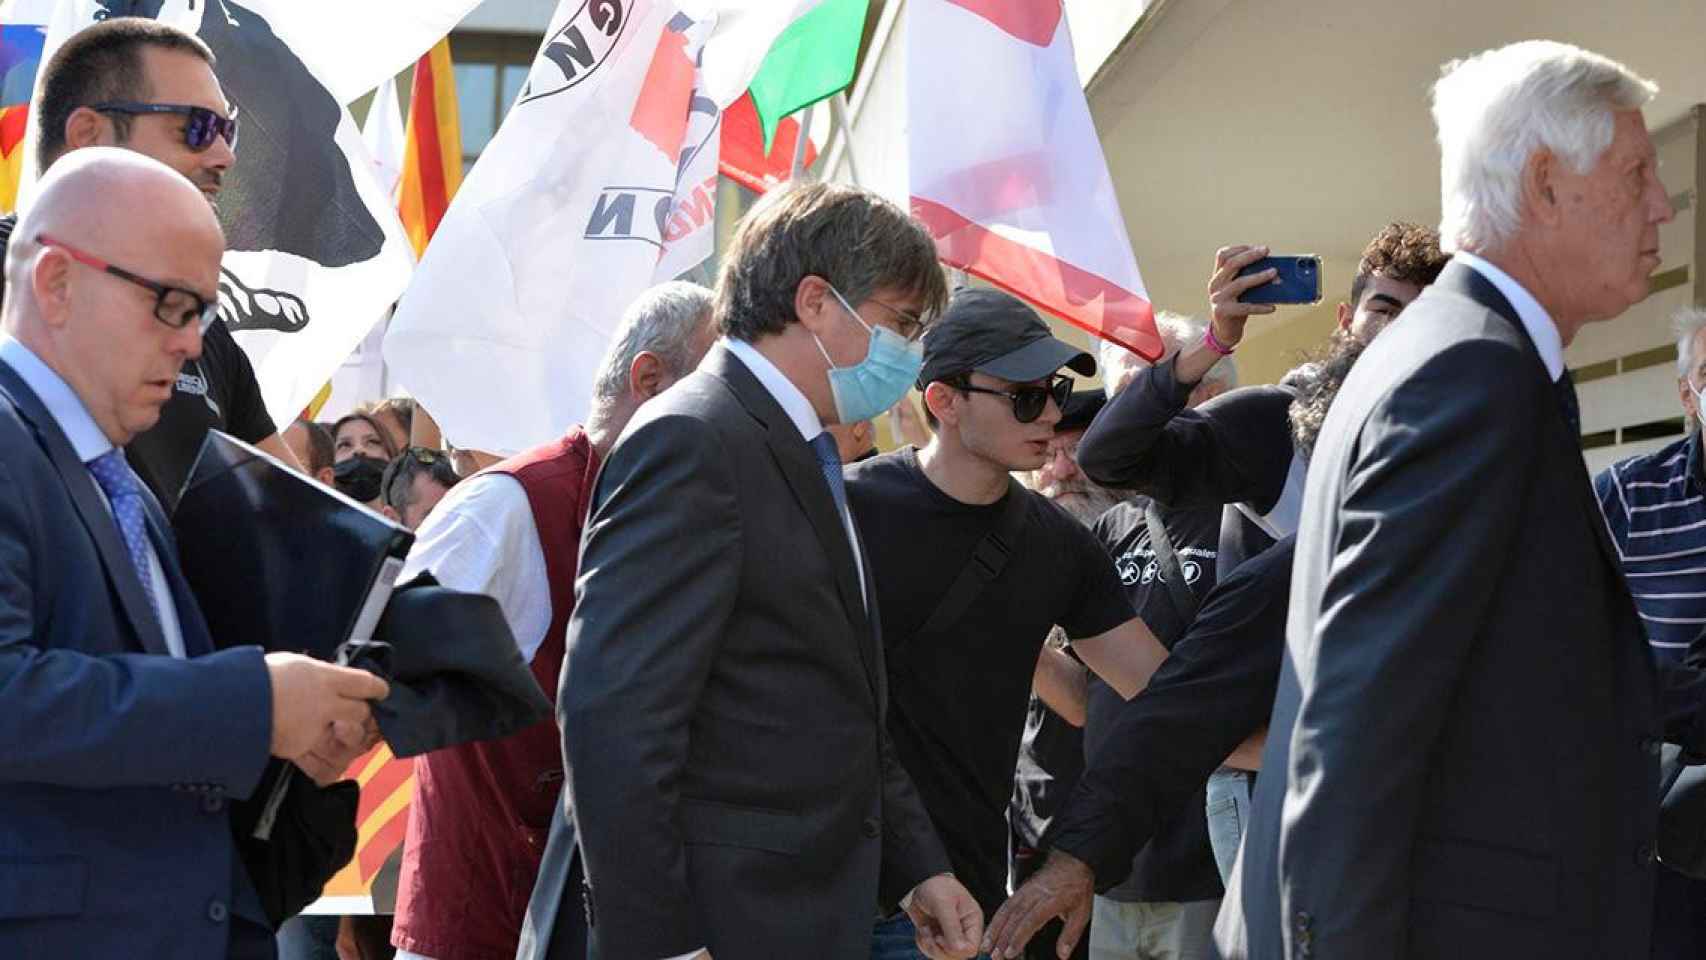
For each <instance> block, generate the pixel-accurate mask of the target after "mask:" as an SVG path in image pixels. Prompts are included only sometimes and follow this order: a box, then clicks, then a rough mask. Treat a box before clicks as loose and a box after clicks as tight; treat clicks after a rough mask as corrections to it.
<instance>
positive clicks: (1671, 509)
mask: <svg viewBox="0 0 1706 960" xmlns="http://www.w3.org/2000/svg"><path fill="white" fill-rule="evenodd" d="M1594 491H1595V492H1596V493H1597V494H1598V495H1599V509H1600V511H1601V512H1602V513H1604V514H1605V522H1606V525H1607V526H1608V527H1610V528H1611V539H1612V540H1613V541H1614V542H1615V543H1616V544H1617V551H1618V554H1619V555H1620V556H1621V558H1622V561H1623V573H1624V576H1625V577H1626V578H1627V579H1628V581H1629V590H1630V592H1631V593H1633V594H1634V595H1635V607H1636V609H1637V610H1638V611H1640V614H1641V621H1642V624H1643V625H1644V626H1645V627H1646V630H1647V642H1648V643H1649V644H1651V645H1652V648H1653V659H1654V660H1655V661H1657V662H1658V663H1660V664H1665V663H1673V662H1676V661H1679V660H1681V659H1682V657H1683V655H1684V653H1686V652H1687V650H1688V645H1689V643H1690V642H1692V641H1693V640H1694V638H1695V637H1698V636H1699V635H1700V633H1701V630H1702V629H1703V628H1706V474H1702V471H1701V450H1700V434H1698V433H1693V434H1690V435H1689V436H1688V437H1687V438H1686V439H1683V440H1678V441H1677V442H1675V443H1673V444H1671V445H1670V446H1668V447H1665V448H1664V449H1663V450H1660V451H1658V452H1657V453H1650V454H1646V455H1645V456H1639V457H1631V458H1630V459H1628V460H1624V461H1621V462H1619V463H1614V464H1612V465H1611V466H1610V467H1607V468H1606V469H1605V470H1604V471H1602V472H1601V473H1600V475H1599V476H1597V477H1595V478H1594Z"/></svg>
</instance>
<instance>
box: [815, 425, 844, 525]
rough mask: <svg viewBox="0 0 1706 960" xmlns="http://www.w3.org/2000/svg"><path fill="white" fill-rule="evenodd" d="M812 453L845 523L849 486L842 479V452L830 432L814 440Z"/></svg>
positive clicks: (836, 508) (819, 435)
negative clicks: (814, 454)
mask: <svg viewBox="0 0 1706 960" xmlns="http://www.w3.org/2000/svg"><path fill="white" fill-rule="evenodd" d="M812 451H813V452H814V453H816V454H817V463H818V466H819V467H822V468H823V482H824V483H827V484H829V495H830V496H832V497H834V498H835V510H836V512H837V513H839V514H840V515H841V517H842V519H843V521H845V519H846V517H847V484H846V483H845V481H843V480H842V478H841V451H840V450H839V449H838V448H837V447H836V446H835V438H834V437H833V436H831V435H830V433H829V431H828V430H825V431H824V432H822V433H820V434H818V435H817V436H815V437H813V438H812Z"/></svg>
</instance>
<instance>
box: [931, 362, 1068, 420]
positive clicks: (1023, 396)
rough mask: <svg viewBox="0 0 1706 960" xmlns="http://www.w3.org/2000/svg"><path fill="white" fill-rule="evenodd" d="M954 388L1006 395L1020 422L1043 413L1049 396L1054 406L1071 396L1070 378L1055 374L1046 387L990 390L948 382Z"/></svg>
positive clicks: (968, 391)
mask: <svg viewBox="0 0 1706 960" xmlns="http://www.w3.org/2000/svg"><path fill="white" fill-rule="evenodd" d="M950 386H952V387H953V388H954V389H955V390H961V391H964V392H966V393H987V394H989V395H991V396H996V397H1006V398H1007V399H1008V400H1010V401H1012V403H1013V419H1015V420H1017V421H1019V422H1020V423H1030V422H1032V421H1033V420H1035V419H1037V418H1038V417H1040V416H1042V415H1043V410H1044V409H1045V408H1047V407H1048V401H1049V398H1050V397H1053V398H1054V405H1055V406H1056V407H1060V408H1063V409H1064V408H1065V407H1066V401H1067V400H1068V399H1069V398H1070V397H1071V396H1072V378H1071V377H1067V376H1062V375H1059V374H1056V375H1055V377H1054V379H1052V380H1050V381H1049V384H1048V386H1046V387H1035V386H1026V387H1014V388H1013V389H1011V390H991V389H990V388H988V387H974V386H972V385H971V383H970V382H969V381H964V380H962V381H961V382H959V383H955V384H950Z"/></svg>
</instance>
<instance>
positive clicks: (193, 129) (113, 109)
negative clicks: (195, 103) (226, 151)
mask: <svg viewBox="0 0 1706 960" xmlns="http://www.w3.org/2000/svg"><path fill="white" fill-rule="evenodd" d="M90 109H91V110H97V111H99V112H101V113H123V114H127V115H129V116H139V115H142V114H149V113H175V114H180V115H182V116H184V117H186V118H188V119H186V120H185V122H184V146H186V147H189V148H190V149H191V150H194V151H196V152H197V153H200V152H201V151H203V150H206V149H207V148H208V147H211V146H213V140H214V138H215V137H224V138H225V143H226V145H227V146H229V147H230V148H231V149H232V150H235V149H237V111H236V109H235V108H233V109H232V111H231V115H230V116H229V117H225V116H220V115H219V114H218V113H215V112H214V111H212V110H209V109H208V108H206V107H192V106H190V105H189V104H187V103H137V102H136V101H134V100H108V101H107V102H105V103H97V104H95V105H94V106H93V107H90Z"/></svg>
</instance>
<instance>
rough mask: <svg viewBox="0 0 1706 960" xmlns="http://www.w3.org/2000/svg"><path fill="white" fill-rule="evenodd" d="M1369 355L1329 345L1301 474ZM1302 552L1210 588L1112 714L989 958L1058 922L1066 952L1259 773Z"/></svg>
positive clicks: (1301, 409)
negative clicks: (1235, 772)
mask: <svg viewBox="0 0 1706 960" xmlns="http://www.w3.org/2000/svg"><path fill="white" fill-rule="evenodd" d="M1365 347H1366V344H1364V343H1363V342H1362V341H1361V340H1359V339H1357V338H1356V337H1348V336H1347V337H1337V338H1335V339H1334V341H1333V345H1332V347H1331V350H1330V352H1329V353H1328V355H1327V356H1326V357H1324V358H1323V359H1322V360H1321V362H1320V363H1318V364H1317V365H1316V366H1315V367H1314V368H1313V372H1312V373H1311V375H1310V376H1308V377H1307V378H1305V379H1304V381H1303V382H1302V383H1301V384H1300V385H1299V386H1298V388H1297V389H1298V396H1297V398H1296V399H1295V400H1294V401H1293V402H1292V403H1291V404H1290V406H1289V408H1288V410H1287V415H1288V420H1289V423H1290V426H1291V430H1290V437H1291V439H1292V440H1293V442H1294V443H1295V444H1296V449H1297V451H1298V453H1299V455H1300V456H1302V457H1303V458H1304V459H1305V460H1307V459H1308V457H1309V454H1310V452H1311V451H1312V450H1313V448H1314V444H1315V438H1316V436H1317V435H1318V434H1319V433H1320V430H1321V424H1322V422H1323V421H1324V420H1325V419H1326V413H1327V410H1328V408H1329V407H1330V406H1331V405H1332V403H1333V399H1334V397H1335V396H1337V394H1338V390H1339V387H1340V386H1341V385H1342V384H1343V383H1344V380H1345V376H1346V375H1347V374H1348V373H1349V372H1350V370H1351V368H1352V366H1354V365H1355V363H1356V361H1357V358H1358V357H1359V356H1361V354H1362V351H1363V350H1364V349H1365ZM1110 384H1111V385H1114V386H1117V384H1118V381H1117V380H1114V381H1110ZM1125 509H1127V505H1121V506H1120V507H1116V508H1115V512H1116V513H1117V512H1120V511H1123V510H1125ZM1294 539H1295V538H1294V537H1292V536H1287V537H1285V538H1283V539H1281V540H1280V541H1279V542H1278V543H1277V544H1275V545H1274V546H1273V547H1271V548H1269V549H1267V550H1265V551H1263V552H1262V553H1261V554H1259V555H1257V556H1256V557H1254V558H1252V559H1251V560H1249V561H1248V562H1246V563H1243V564H1240V565H1239V566H1238V568H1237V569H1235V570H1233V571H1232V572H1231V573H1230V574H1228V575H1227V576H1225V577H1224V578H1222V579H1221V580H1220V581H1219V582H1218V583H1215V584H1213V586H1212V588H1211V589H1208V588H1205V592H1206V596H1204V597H1203V599H1202V602H1201V605H1200V608H1199V609H1198V610H1197V611H1196V613H1195V616H1194V617H1193V618H1192V619H1191V620H1190V625H1189V627H1188V628H1186V629H1185V630H1184V632H1183V636H1181V637H1180V638H1179V640H1178V642H1177V643H1175V644H1174V645H1173V647H1172V650H1171V652H1170V654H1169V656H1168V658H1167V661H1166V662H1165V663H1163V664H1162V665H1161V668H1160V669H1159V670H1157V671H1156V672H1155V676H1154V677H1153V678H1152V679H1151V680H1150V682H1149V686H1148V687H1146V688H1145V689H1144V690H1143V692H1142V693H1140V694H1138V695H1137V696H1136V697H1135V698H1133V699H1131V700H1130V701H1127V702H1124V703H1121V704H1118V705H1116V706H1115V707H1114V709H1113V711H1112V715H1111V716H1109V717H1108V718H1107V719H1106V721H1105V722H1106V724H1107V730H1106V731H1105V732H1104V733H1103V735H1102V737H1101V741H1102V742H1105V743H1106V744H1107V746H1106V747H1105V748H1104V749H1102V750H1100V751H1095V752H1092V753H1091V755H1090V756H1091V759H1090V762H1089V765H1088V766H1087V768H1086V769H1085V771H1084V774H1083V776H1081V777H1080V778H1079V782H1078V786H1077V787H1076V788H1074V790H1073V793H1072V796H1071V797H1070V798H1069V799H1068V801H1067V803H1066V806H1065V808H1064V809H1063V810H1062V811H1061V812H1060V814H1059V815H1058V816H1057V817H1056V818H1055V822H1054V823H1053V824H1052V825H1051V827H1050V830H1049V834H1048V836H1047V838H1046V839H1047V842H1048V844H1049V845H1050V847H1051V848H1052V850H1051V852H1050V854H1049V858H1048V861H1047V862H1046V863H1045V864H1044V866H1043V868H1042V869H1041V870H1039V871H1038V872H1037V873H1036V874H1035V875H1034V876H1033V878H1032V879H1031V880H1030V881H1028V882H1026V883H1025V884H1024V885H1023V886H1022V887H1020V888H1019V889H1018V890H1016V891H1015V892H1014V895H1013V897H1012V899H1010V900H1009V901H1008V902H1007V904H1006V905H1004V906H1003V907H1002V908H1001V909H1000V910H999V911H998V912H997V913H996V915H995V916H994V917H993V918H992V919H991V920H990V927H989V935H988V937H987V939H986V940H985V949H986V950H988V951H989V952H990V956H991V957H993V958H997V960H999V958H1002V957H1018V956H1022V955H1023V951H1024V949H1025V946H1026V944H1027V943H1028V942H1029V941H1030V940H1031V938H1032V937H1033V935H1034V934H1035V932H1036V931H1037V930H1038V929H1039V928H1040V927H1041V926H1042V925H1043V924H1045V923H1047V922H1049V921H1050V920H1052V919H1054V918H1057V917H1059V918H1062V919H1064V920H1065V921H1066V922H1065V927H1064V929H1063V931H1062V933H1061V935H1060V942H1061V943H1062V944H1063V945H1066V946H1068V947H1070V946H1071V944H1073V943H1075V942H1077V939H1078V937H1079V936H1081V935H1082V932H1083V925H1084V923H1085V922H1086V921H1088V920H1090V913H1091V910H1090V903H1089V901H1090V894H1091V891H1092V889H1093V888H1095V887H1103V886H1106V885H1107V884H1109V883H1111V882H1114V881H1115V880H1117V878H1118V877H1119V876H1121V875H1122V874H1123V872H1124V871H1125V870H1126V869H1127V868H1128V867H1129V866H1130V865H1131V863H1132V859H1131V857H1132V854H1133V853H1134V852H1135V851H1138V850H1140V849H1141V848H1143V846H1144V844H1145V843H1147V842H1149V840H1150V839H1151V838H1152V837H1154V836H1158V835H1160V833H1161V831H1164V830H1165V829H1166V824H1168V822H1169V821H1170V820H1172V819H1173V818H1174V817H1175V815H1177V813H1178V811H1179V810H1180V809H1181V807H1184V808H1185V809H1186V810H1187V812H1188V814H1189V815H1194V816H1196V817H1197V818H1198V819H1199V820H1200V819H1201V818H1202V816H1203V812H1204V811H1203V807H1202V806H1201V803H1202V800H1201V796H1202V787H1203V784H1204V782H1205V781H1208V780H1209V779H1210V778H1211V776H1219V774H1218V773H1216V772H1215V771H1216V768H1217V767H1221V766H1222V764H1223V762H1224V764H1225V766H1227V767H1241V768H1249V769H1252V770H1253V769H1256V768H1258V767H1259V766H1260V752H1261V744H1262V739H1263V738H1262V729H1263V727H1264V725H1265V724H1266V723H1267V719H1268V714H1269V712H1270V711H1271V710H1272V709H1273V703H1274V694H1275V689H1276V687H1277V686H1278V683H1279V671H1280V659H1281V657H1282V656H1283V655H1284V652H1285V615H1286V606H1287V598H1288V596H1289V589H1290V588H1289V584H1290V580H1291V561H1292V547H1293V542H1294ZM1199 582H1200V581H1199ZM1222 772H1224V771H1222ZM1193 793H1194V794H1196V798H1195V799H1194V800H1193V797H1192V794H1193ZM1209 812H1210V815H1211V816H1210V823H1209V826H1210V829H1211V830H1213V829H1214V828H1215V827H1216V826H1217V825H1218V826H1225V825H1226V823H1219V824H1217V823H1216V821H1215V820H1214V818H1213V817H1212V813H1213V807H1212V804H1211V806H1210V811H1209ZM1229 821H1230V825H1231V827H1232V833H1231V834H1230V835H1225V836H1215V837H1214V838H1213V839H1214V842H1215V853H1216V858H1217V860H1218V859H1219V858H1220V854H1221V850H1222V848H1223V847H1224V848H1227V849H1230V850H1231V851H1233V852H1234V853H1235V852H1236V850H1237V848H1238V843H1239V840H1240V839H1241V835H1240V833H1239V832H1238V821H1237V820H1236V819H1230V818H1229ZM1139 862H1140V863H1141V858H1140V860H1139ZM1095 900H1096V905H1097V908H1098V909H1097V910H1096V916H1095V920H1094V923H1093V924H1092V925H1091V935H1092V936H1097V935H1098V934H1097V932H1096V931H1097V929H1098V925H1101V924H1104V923H1105V922H1106V920H1105V918H1104V914H1103V911H1102V910H1101V909H1100V907H1101V900H1102V897H1099V896H1098V897H1096V898H1095ZM1210 922H1211V924H1212V922H1213V918H1212V916H1211V917H1210Z"/></svg>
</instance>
